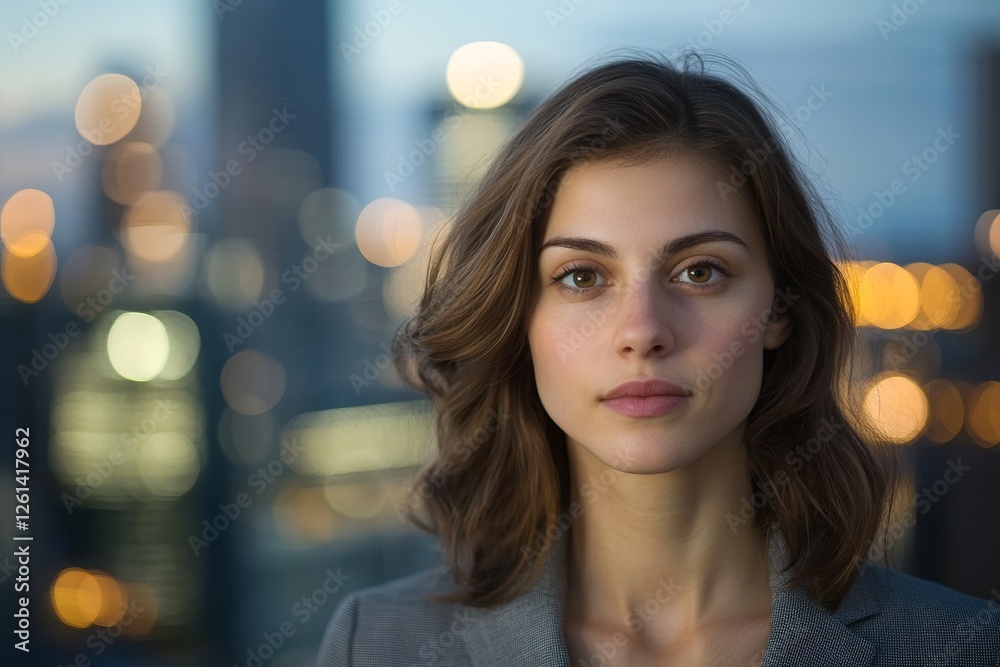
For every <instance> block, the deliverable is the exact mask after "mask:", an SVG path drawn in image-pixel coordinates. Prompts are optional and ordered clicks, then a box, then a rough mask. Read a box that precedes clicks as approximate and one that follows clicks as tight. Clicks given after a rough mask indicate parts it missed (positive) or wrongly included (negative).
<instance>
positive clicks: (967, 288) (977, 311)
mask: <svg viewBox="0 0 1000 667" xmlns="http://www.w3.org/2000/svg"><path fill="white" fill-rule="evenodd" d="M941 269H943V270H944V271H946V272H947V273H948V275H950V276H951V277H952V279H953V280H954V281H955V285H957V286H958V294H957V295H956V296H952V299H957V300H958V301H959V306H958V312H957V313H956V314H955V319H954V320H952V322H951V325H950V326H949V327H948V330H949V331H966V330H970V329H973V328H975V327H976V326H977V325H978V324H979V321H980V320H981V319H982V316H983V290H982V285H981V284H980V282H979V279H978V278H976V277H975V276H973V275H972V274H971V273H969V271H968V269H966V268H965V267H963V266H959V265H958V264H952V263H947V264H942V265H941Z"/></svg>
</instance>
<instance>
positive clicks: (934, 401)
mask: <svg viewBox="0 0 1000 667" xmlns="http://www.w3.org/2000/svg"><path fill="white" fill-rule="evenodd" d="M924 393H925V394H927V403H928V405H929V415H928V420H927V433H926V436H927V439H928V440H931V441H932V442H937V443H944V442H948V441H950V440H951V439H952V438H954V437H955V436H956V435H958V434H959V432H961V430H962V423H963V422H964V421H965V408H964V405H963V402H962V393H961V392H960V391H959V390H958V388H957V387H956V386H955V385H954V384H952V383H951V382H949V381H948V380H943V379H936V380H931V381H930V382H928V383H927V384H926V385H924Z"/></svg>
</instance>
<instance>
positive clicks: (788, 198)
mask: <svg viewBox="0 0 1000 667" xmlns="http://www.w3.org/2000/svg"><path fill="white" fill-rule="evenodd" d="M705 60H706V59H705V58H704V57H702V55H699V54H697V53H692V52H688V53H686V54H684V55H682V56H681V57H679V58H678V59H677V61H676V63H675V62H674V61H672V60H671V59H670V58H668V57H666V56H664V55H662V54H660V53H652V54H648V53H641V52H640V53H636V52H634V51H630V52H629V53H628V54H626V55H625V56H619V57H617V58H615V59H613V60H611V61H608V62H605V63H603V64H599V65H597V66H595V67H593V68H592V69H589V70H587V71H584V72H583V73H582V74H579V75H578V76H576V77H575V78H573V79H572V80H570V81H569V82H568V83H567V84H565V85H564V86H563V87H562V88H560V89H559V90H558V91H556V92H555V93H554V94H552V95H551V96H550V97H548V98H547V99H546V100H544V101H543V102H542V103H541V105H540V106H538V107H537V108H536V109H535V110H534V111H533V112H532V113H531V114H530V116H529V117H528V118H527V120H526V121H525V122H524V123H523V124H522V126H521V127H520V128H519V129H518V131H517V132H516V133H515V134H514V135H513V136H512V137H510V138H509V139H508V140H507V141H506V142H505V143H504V145H503V146H502V147H501V148H500V150H499V152H498V153H497V155H496V156H495V157H494V159H493V160H492V163H491V165H490V167H489V169H488V170H487V172H486V174H485V175H484V176H483V178H482V179H481V180H480V181H479V183H478V184H477V186H476V187H475V189H474V190H473V192H472V193H471V195H470V196H469V198H468V199H467V200H466V201H465V202H464V203H463V205H462V206H461V208H460V209H459V211H458V212H457V214H456V216H455V217H454V219H453V220H452V221H451V223H450V226H449V228H448V229H447V232H446V234H444V235H443V238H441V239H440V242H439V244H438V245H436V247H435V249H434V253H433V254H432V256H431V259H430V262H429V266H428V272H427V276H426V282H425V286H424V291H423V294H422V296H421V299H420V301H419V303H418V304H417V308H416V311H415V314H414V315H413V316H412V317H411V318H409V319H408V320H407V321H405V322H404V323H403V324H402V325H401V326H400V328H399V329H398V330H397V332H396V336H395V339H394V352H395V359H396V364H397V368H398V370H399V371H400V374H401V375H402V376H403V378H404V379H405V381H406V382H407V383H408V385H409V386H411V387H413V388H415V389H418V390H420V391H422V392H425V393H426V394H427V395H428V396H429V398H430V399H431V402H432V405H433V407H434V412H435V426H436V438H437V452H436V455H435V456H434V457H433V458H432V460H430V461H429V462H427V463H426V464H425V465H424V466H423V467H422V468H421V469H420V470H419V471H418V472H417V475H416V477H415V479H414V483H413V486H412V488H411V492H410V496H409V499H408V504H407V508H406V510H405V516H406V517H407V518H408V519H409V520H410V521H412V522H413V523H414V524H416V525H417V526H419V527H420V528H422V529H424V530H427V531H429V532H432V533H433V534H435V535H437V536H438V537H439V538H440V542H441V545H442V548H443V550H444V551H445V553H446V554H447V556H448V558H449V560H450V562H451V565H452V571H453V574H454V577H455V581H456V583H458V584H459V587H458V588H457V590H456V591H455V592H452V593H451V594H448V595H439V596H436V597H435V598H433V599H435V600H438V601H454V602H461V603H462V604H466V605H469V606H476V607H490V606H494V605H497V604H500V603H502V602H505V601H508V600H510V599H512V598H513V597H515V596H516V595H518V594H519V593H520V592H522V591H523V590H524V589H525V588H527V587H528V586H530V585H531V583H532V581H533V580H534V577H535V576H536V574H537V572H538V570H539V568H540V567H541V561H542V559H541V558H526V557H525V556H524V554H525V552H526V547H527V545H532V544H534V543H536V541H535V538H536V536H537V535H552V531H553V530H556V531H557V532H558V530H559V529H558V528H557V527H556V521H557V517H558V515H559V514H561V513H563V512H565V511H566V509H567V506H568V502H569V498H570V478H569V466H568V459H567V454H566V438H565V434H564V433H563V432H562V431H561V430H560V429H559V428H558V426H556V424H555V423H554V422H553V421H552V419H551V418H550V417H549V416H548V414H547V413H546V411H545V409H544V408H543V406H542V404H541V401H540V399H539V396H538V392H537V388H536V386H535V380H534V374H533V369H532V362H531V356H530V350H529V347H528V343H527V313H528V309H529V304H530V300H531V295H532V293H533V290H534V287H535V284H536V282H535V281H536V280H537V276H536V274H537V262H538V249H537V242H538V238H537V235H538V231H539V229H540V226H541V224H542V223H543V222H544V220H545V214H546V212H547V210H548V207H549V206H550V204H551V202H552V199H553V196H554V193H555V191H556V188H557V187H558V183H559V179H560V177H561V175H562V174H564V173H565V171H566V170H567V169H568V168H569V167H571V166H573V165H576V164H579V163H581V162H583V161H588V160H604V159H612V158H615V159H622V158H625V159H628V160H630V161H643V160H648V159H652V158H655V157H659V156H664V155H667V154H671V153H678V152H684V153H686V154H689V155H694V156H698V157H701V158H706V159H707V160H708V161H709V162H710V163H712V164H714V165H715V166H716V167H718V168H719V169H720V173H722V174H725V175H726V176H727V177H728V180H721V179H720V181H719V188H720V194H724V195H725V194H729V193H732V194H733V195H734V196H741V197H744V198H745V199H746V201H747V202H748V203H749V204H750V206H751V209H752V210H753V211H754V212H755V214H756V218H757V220H758V222H759V224H760V228H761V230H762V232H763V236H764V238H765V240H766V242H767V247H768V250H767V252H768V261H769V264H770V268H771V271H772V276H773V279H774V284H775V286H776V287H777V288H778V289H781V288H786V289H790V290H792V291H793V292H794V293H795V294H796V295H798V296H799V298H798V299H797V300H796V301H795V303H794V306H793V307H791V308H790V309H789V310H788V311H787V312H788V313H789V314H790V316H791V319H792V332H791V334H790V336H789V338H788V339H787V340H786V341H785V343H784V344H783V345H782V346H780V347H779V348H777V349H774V350H765V352H764V355H765V356H764V372H763V379H762V384H761V390H760V395H759V398H758V400H757V402H756V404H755V405H754V407H753V409H752V411H751V413H750V415H749V416H748V423H747V428H746V431H745V436H744V440H743V446H744V447H745V451H746V455H747V462H748V469H749V475H750V484H751V488H752V489H753V491H754V492H761V491H762V490H767V491H768V495H769V498H770V499H769V501H768V502H766V503H763V504H762V506H761V507H759V508H758V509H757V510H756V511H755V513H754V515H753V519H752V527H753V529H755V530H758V531H765V530H767V529H768V528H769V527H771V526H772V525H775V524H776V526H777V527H778V528H779V529H780V530H781V532H782V533H783V535H784V537H785V539H786V541H787V543H788V547H789V552H790V554H789V555H790V557H791V565H795V566H796V571H795V578H794V580H793V584H798V583H801V584H803V585H806V586H808V588H809V591H810V593H811V594H812V595H813V596H814V597H815V599H817V600H818V601H820V602H821V603H822V604H823V605H825V606H826V607H827V608H828V609H831V610H832V609H834V608H835V607H836V606H837V605H838V604H839V601H840V600H841V598H842V597H843V595H844V594H845V593H846V591H847V589H848V588H849V587H850V585H851V583H852V582H853V580H854V578H855V576H856V574H857V571H858V567H859V565H860V564H861V563H863V562H865V560H866V555H867V553H868V550H869V548H870V547H871V545H872V543H873V541H874V540H875V538H876V536H877V535H878V533H879V531H880V528H881V526H882V525H883V523H884V522H885V521H887V520H888V516H889V512H888V511H887V509H888V508H891V498H892V495H893V490H894V489H895V482H896V480H897V479H898V475H899V473H900V471H901V466H900V464H901V463H902V460H901V459H900V458H899V456H898V454H897V449H896V448H894V447H890V446H886V445H885V444H884V443H879V442H878V441H877V437H876V432H875V431H874V430H872V429H870V428H868V427H866V426H865V425H864V424H863V423H861V422H860V421H859V420H858V419H857V418H854V417H852V418H851V419H850V420H848V419H846V418H845V414H853V411H852V410H851V409H849V408H847V407H846V406H844V405H842V399H841V398H838V397H840V396H846V395H847V394H846V392H845V391H844V387H845V386H847V385H846V384H845V383H846V382H849V377H848V376H849V368H850V366H851V364H850V361H851V359H852V356H853V346H854V345H855V344H856V343H857V342H858V341H857V330H856V328H855V326H854V322H853V320H852V314H851V309H852V304H851V302H850V296H849V291H848V288H847V284H846V281H845V277H844V275H843V274H842V273H841V272H840V270H839V269H838V266H837V264H836V263H835V261H834V257H837V256H838V255H839V257H846V254H847V253H846V252H845V250H846V248H847V246H846V244H845V242H844V241H843V237H842V235H841V234H840V233H838V230H837V224H836V221H835V219H834V218H833V216H832V215H831V214H830V212H829V211H828V210H827V209H826V207H825V206H824V205H823V202H822V199H821V197H820V196H819V195H818V192H817V191H816V189H815V188H814V186H813V185H811V184H810V182H809V180H808V179H807V178H806V177H805V176H804V175H803V173H802V172H801V170H800V167H799V166H798V165H797V163H796V162H795V161H794V160H793V159H792V157H791V153H790V151H789V149H788V147H787V146H786V144H785V141H784V138H783V137H782V133H783V132H784V131H785V130H787V129H789V128H790V126H782V125H781V124H780V123H778V122H776V121H775V120H774V118H772V117H771V116H769V115H768V114H766V113H765V112H764V111H763V110H764V109H765V108H768V107H770V108H771V109H772V110H773V111H776V112H777V117H778V118H780V117H781V116H780V110H778V108H777V107H775V106H774V105H773V103H771V102H769V101H768V99H767V97H766V95H764V94H763V93H761V92H760V89H759V87H758V86H757V85H756V84H755V83H754V82H753V79H752V78H751V77H750V76H749V75H748V74H747V73H746V71H745V70H744V69H743V68H742V67H741V66H740V65H738V64H736V63H734V62H732V61H731V60H730V59H728V58H726V57H724V56H722V57H719V58H718V60H719V62H721V63H722V64H723V65H728V67H729V69H730V70H731V71H732V72H734V73H735V77H734V78H735V80H736V81H741V82H745V84H746V85H745V88H746V89H745V90H744V88H743V87H741V86H740V85H738V84H737V83H733V82H730V80H729V77H723V76H717V75H715V74H712V73H710V72H709V71H708V69H709V68H708V67H706V63H705ZM755 99H757V100H759V104H758V103H756V102H755V101H754V100H755ZM779 129H781V130H782V131H781V132H779ZM727 188H728V189H727ZM824 423H825V424H830V423H833V424H838V425H839V427H837V428H833V429H829V430H832V433H831V434H827V435H826V436H825V439H823V440H822V441H821V445H822V446H820V447H818V448H816V449H818V451H815V452H813V451H812V450H813V449H814V448H812V447H811V448H809V450H808V453H807V454H805V453H804V451H803V449H802V446H803V444H804V443H806V442H807V441H809V440H810V438H815V436H816V434H817V432H818V430H819V429H820V427H821V425H822V424H824ZM814 441H819V440H814ZM550 544H551V542H548V543H547V544H543V546H542V548H540V549H539V550H538V551H539V552H540V554H538V555H544V552H545V551H546V549H547V547H548V546H549V545H550Z"/></svg>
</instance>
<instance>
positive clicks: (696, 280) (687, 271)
mask: <svg viewBox="0 0 1000 667" xmlns="http://www.w3.org/2000/svg"><path fill="white" fill-rule="evenodd" d="M713 270H714V271H715V272H716V273H718V274H719V275H720V276H721V277H720V278H718V279H716V280H711V278H712V271H713ZM730 275H732V274H731V273H730V272H729V270H728V269H727V268H726V267H725V266H723V265H722V264H721V263H719V262H716V261H713V260H710V259H702V260H698V261H697V262H695V263H693V264H688V265H687V266H686V267H684V268H683V269H681V272H680V274H679V277H680V276H687V277H688V278H689V279H690V280H680V281H678V282H682V283H683V282H686V283H688V284H689V285H694V286H695V287H697V288H699V289H717V288H718V287H721V286H722V284H723V283H724V282H725V280H726V278H728V277H729V276H730Z"/></svg>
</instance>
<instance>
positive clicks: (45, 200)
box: [0, 188, 56, 257]
mask: <svg viewBox="0 0 1000 667" xmlns="http://www.w3.org/2000/svg"><path fill="white" fill-rule="evenodd" d="M55 223H56V210H55V206H53V204H52V198H51V197H49V196H48V195H47V194H45V193H44V192H42V191H41V190H35V189H33V188H28V189H25V190H19V191H17V192H15V193H14V194H13V195H11V196H10V198H9V199H8V200H7V203H5V204H4V206H3V210H2V211H0V238H2V239H3V244H4V246H5V247H6V248H7V251H8V252H10V253H11V254H12V255H17V256H18V257H31V256H33V255H37V254H38V253H40V252H41V251H42V250H43V249H44V248H45V246H47V245H48V244H49V239H51V238H52V230H53V228H54V227H55Z"/></svg>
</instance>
